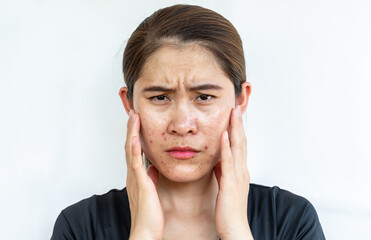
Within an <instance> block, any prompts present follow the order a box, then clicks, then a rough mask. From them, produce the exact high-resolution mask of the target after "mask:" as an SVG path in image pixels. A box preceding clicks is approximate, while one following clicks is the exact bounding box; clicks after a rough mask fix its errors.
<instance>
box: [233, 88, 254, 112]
mask: <svg viewBox="0 0 371 240" xmlns="http://www.w3.org/2000/svg"><path fill="white" fill-rule="evenodd" d="M241 86H242V91H241V94H240V95H239V96H238V97H237V98H236V107H237V105H239V106H240V108H241V113H242V114H244V113H245V111H246V108H247V104H248V103H249V97H250V93H251V84H250V83H249V82H244V83H242V85H241Z"/></svg>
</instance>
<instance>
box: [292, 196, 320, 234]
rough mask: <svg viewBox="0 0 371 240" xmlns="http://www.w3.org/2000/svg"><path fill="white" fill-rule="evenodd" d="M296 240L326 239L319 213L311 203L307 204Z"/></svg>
mask: <svg viewBox="0 0 371 240" xmlns="http://www.w3.org/2000/svg"><path fill="white" fill-rule="evenodd" d="M296 239H299V240H312V239H319V240H322V239H326V238H325V235H324V233H323V230H322V227H321V224H320V222H319V219H318V215H317V212H316V210H315V209H314V207H313V205H312V204H311V203H310V202H309V201H308V202H307V206H306V208H305V211H304V214H303V216H302V218H301V220H300V224H299V228H298V233H297V237H296Z"/></svg>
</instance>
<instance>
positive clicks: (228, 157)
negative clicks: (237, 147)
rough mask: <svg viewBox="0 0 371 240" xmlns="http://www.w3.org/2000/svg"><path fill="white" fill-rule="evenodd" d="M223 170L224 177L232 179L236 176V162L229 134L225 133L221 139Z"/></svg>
mask: <svg viewBox="0 0 371 240" xmlns="http://www.w3.org/2000/svg"><path fill="white" fill-rule="evenodd" d="M220 155H221V158H222V159H221V170H222V176H225V177H227V178H228V177H230V176H233V175H234V161H233V156H232V152H231V148H230V144H229V137H228V132H227V131H224V133H223V134H222V137H221V154H220Z"/></svg>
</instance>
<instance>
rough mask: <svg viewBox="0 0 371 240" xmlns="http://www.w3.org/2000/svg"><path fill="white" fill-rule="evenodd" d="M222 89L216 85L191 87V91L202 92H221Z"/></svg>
mask: <svg viewBox="0 0 371 240" xmlns="http://www.w3.org/2000/svg"><path fill="white" fill-rule="evenodd" d="M221 89H222V87H221V86H219V85H215V84H202V85H198V86H192V87H189V90H190V91H200V90H221Z"/></svg>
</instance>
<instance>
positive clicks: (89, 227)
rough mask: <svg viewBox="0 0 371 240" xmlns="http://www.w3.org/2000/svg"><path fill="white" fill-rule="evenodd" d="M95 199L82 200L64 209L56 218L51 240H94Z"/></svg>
mask: <svg viewBox="0 0 371 240" xmlns="http://www.w3.org/2000/svg"><path fill="white" fill-rule="evenodd" d="M95 219H96V201H95V197H91V198H88V199H84V200H82V201H80V202H78V203H75V204H73V205H71V206H69V207H67V208H66V209H64V210H63V211H62V212H61V213H60V214H59V216H58V218H57V220H56V222H55V225H54V229H53V233H52V237H51V239H52V240H67V239H68V240H72V239H73V240H84V239H95V222H96V220H95Z"/></svg>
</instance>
